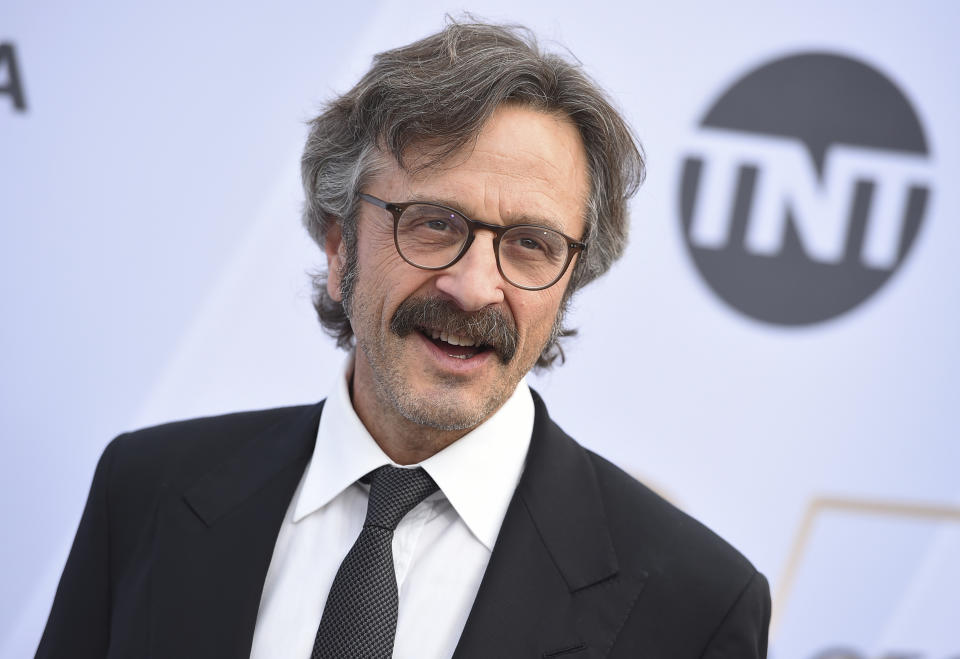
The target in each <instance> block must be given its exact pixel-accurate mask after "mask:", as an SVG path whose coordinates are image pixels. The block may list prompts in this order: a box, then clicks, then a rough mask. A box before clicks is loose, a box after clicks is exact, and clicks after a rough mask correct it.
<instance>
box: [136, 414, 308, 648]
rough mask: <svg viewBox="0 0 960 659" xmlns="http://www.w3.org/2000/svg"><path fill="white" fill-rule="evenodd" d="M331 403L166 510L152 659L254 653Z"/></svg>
mask: <svg viewBox="0 0 960 659" xmlns="http://www.w3.org/2000/svg"><path fill="white" fill-rule="evenodd" d="M322 406H323V404H322V403H320V404H318V405H315V406H313V407H310V408H306V409H302V410H298V411H296V412H295V413H293V414H291V415H290V416H289V417H288V418H287V419H285V420H283V421H281V422H280V423H278V424H277V425H276V426H274V427H273V428H271V429H270V430H268V431H266V432H264V433H263V434H261V435H260V436H258V437H256V438H254V439H253V440H252V441H250V442H248V443H247V444H245V445H243V446H242V447H240V448H239V449H238V450H237V451H236V452H234V453H232V454H230V456H229V457H227V458H226V459H225V460H224V461H223V462H221V463H220V464H219V465H217V466H216V467H215V468H214V469H213V470H211V471H210V472H209V473H207V474H206V475H205V476H204V477H203V478H201V479H200V480H199V481H197V482H195V483H193V484H192V485H190V486H189V487H187V488H186V489H182V488H181V489H176V488H173V489H171V490H170V491H168V492H165V493H164V495H163V499H162V502H161V505H160V507H159V512H158V520H157V523H158V526H157V542H156V545H155V551H156V555H155V562H154V565H155V569H154V578H153V581H152V588H153V592H152V597H151V603H152V604H151V605H152V607H153V611H152V614H153V615H152V619H153V621H154V624H153V627H152V629H151V634H150V644H151V656H154V657H186V656H203V657H247V656H249V655H250V645H251V643H252V639H253V629H254V626H255V624H256V617H257V611H258V609H259V604H260V594H261V592H262V590H263V582H264V578H265V577H266V572H267V568H268V567H269V565H270V559H271V556H272V554H273V547H274V543H275V541H276V536H277V533H278V531H279V528H280V524H281V522H282V521H283V518H284V515H285V513H286V510H287V507H288V505H289V503H290V499H291V497H292V496H293V493H294V491H295V490H296V487H297V484H298V483H299V481H300V478H301V476H302V474H303V471H304V469H305V468H306V465H307V462H308V461H309V458H310V454H311V453H312V451H313V444H314V440H315V438H316V430H317V424H318V422H319V418H320V411H321V408H322Z"/></svg>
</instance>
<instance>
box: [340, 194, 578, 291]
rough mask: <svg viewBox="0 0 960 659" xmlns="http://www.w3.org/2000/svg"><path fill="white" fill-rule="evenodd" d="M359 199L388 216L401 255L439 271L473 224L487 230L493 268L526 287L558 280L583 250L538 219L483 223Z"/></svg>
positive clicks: (417, 206)
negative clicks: (530, 221)
mask: <svg viewBox="0 0 960 659" xmlns="http://www.w3.org/2000/svg"><path fill="white" fill-rule="evenodd" d="M357 196H358V197H359V198H360V199H362V200H363V201H365V202H367V203H368V204H373V205H374V206H377V207H379V208H383V209H384V210H387V211H389V212H390V214H391V215H393V242H394V245H396V247H397V253H398V254H400V258H402V259H403V260H404V261H406V262H407V263H409V264H410V265H412V266H414V267H417V268H421V269H423V270H443V269H444V268H449V267H450V266H452V265H453V264H454V263H456V262H457V261H459V260H460V259H461V258H463V255H464V254H466V253H467V250H468V249H470V245H471V244H472V243H473V239H474V236H475V235H476V231H477V229H484V230H485V231H492V232H493V233H494V234H495V237H494V239H493V251H494V254H495V255H496V258H497V269H498V270H499V271H500V274H501V275H502V276H503V278H504V279H506V280H507V281H508V282H510V283H511V284H513V285H514V286H516V287H517V288H522V289H524V290H527V291H540V290H543V289H544V288H549V287H551V286H553V285H554V284H556V283H557V281H559V280H560V278H561V277H562V276H563V273H564V272H566V271H567V267H569V265H570V261H572V260H573V255H574V254H578V253H580V252H583V250H585V249H586V248H587V245H586V243H582V242H578V241H576V240H574V239H573V238H571V237H570V236H567V235H565V234H562V233H560V232H559V231H555V230H554V229H551V228H549V227H545V226H540V225H539V224H510V225H500V224H488V223H487V222H478V221H476V220H471V219H469V218H467V217H466V216H465V215H464V214H463V213H461V212H460V211H458V210H454V209H453V208H448V207H446V206H441V205H440V204H426V203H422V202H410V203H406V204H394V203H391V202H387V201H383V200H382V199H377V198H376V197H374V196H372V195H368V194H363V193H360V194H358V195H357Z"/></svg>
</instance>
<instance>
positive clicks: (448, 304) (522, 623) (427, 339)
mask: <svg viewBox="0 0 960 659" xmlns="http://www.w3.org/2000/svg"><path fill="white" fill-rule="evenodd" d="M642 175H643V161H642V158H641V155H640V152H639V149H638V147H637V146H636V145H635V143H634V140H633V138H632V136H631V133H630V131H629V129H628V128H627V126H626V125H625V123H624V122H623V120H622V119H621V118H620V116H619V115H618V114H617V113H616V112H615V111H614V109H613V108H612V106H611V105H610V103H609V102H608V101H607V100H606V98H605V96H604V95H603V93H602V92H601V91H600V90H599V89H598V88H597V87H596V86H595V85H594V84H593V83H592V82H591V81H590V80H589V79H588V78H586V77H585V76H584V74H583V73H582V72H581V71H580V69H579V68H578V67H577V66H575V65H572V64H570V63H568V62H566V61H564V60H563V59H562V58H559V57H557V56H553V55H544V54H542V53H540V52H539V51H538V49H537V48H536V46H535V44H533V43H532V39H531V38H529V37H528V36H526V35H525V33H524V32H522V31H520V30H518V29H512V28H502V27H496V26H489V25H482V24H472V25H462V24H451V25H449V26H448V27H447V28H446V29H445V30H444V31H443V32H441V33H440V34H437V35H434V36H431V37H428V38H426V39H424V40H422V41H419V42H417V43H414V44H412V45H410V46H406V47H404V48H399V49H397V50H394V51H390V52H386V53H383V54H381V55H379V56H378V57H377V58H376V60H375V62H374V66H373V68H372V69H371V71H370V72H369V73H368V74H367V75H366V76H365V77H364V78H363V79H362V80H361V81H360V82H359V83H358V84H357V85H356V86H355V87H354V88H353V89H352V90H351V91H349V92H348V93H347V94H345V95H344V96H342V97H340V98H338V99H336V100H335V101H333V102H332V103H331V104H330V105H329V107H328V108H327V109H326V111H325V112H324V113H323V114H321V115H320V116H319V117H318V118H317V119H315V120H314V122H313V124H312V129H311V132H310V136H309V138H308V141H307V145H306V149H305V152H304V156H303V180H304V186H305V191H306V199H307V202H306V209H305V213H304V216H305V223H306V226H307V228H308V229H309V231H310V232H311V234H312V235H313V237H314V238H315V239H316V241H317V242H318V244H319V245H320V246H321V247H322V248H323V250H324V252H325V254H326V257H327V265H328V268H327V274H326V276H325V277H321V278H320V279H319V281H318V287H317V298H316V305H317V310H318V313H319V316H320V319H321V322H322V323H323V324H324V326H325V327H326V328H327V329H328V330H329V331H330V332H331V333H333V334H334V335H335V336H336V337H337V340H338V343H339V344H340V345H341V346H344V347H348V348H352V346H354V345H355V348H353V349H352V350H351V354H350V358H349V359H348V361H347V364H346V366H345V368H344V371H343V377H342V379H341V380H340V384H339V385H338V387H336V388H335V391H334V392H332V393H331V395H330V397H329V398H328V399H327V400H326V401H325V403H321V404H320V405H316V406H311V407H306V408H289V409H280V410H270V411H265V412H253V413H246V414H239V415H230V416H227V417H219V418H212V419H200V420H195V421H188V422H181V423H177V424H171V425H168V426H162V427H158V428H152V429H147V430H142V431H139V432H136V433H132V434H129V435H125V436H121V437H120V438H118V439H116V440H114V442H112V443H111V444H110V446H108V448H107V449H106V451H105V452H104V455H103V458H102V459H101V461H100V464H99V466H98V468H97V473H96V475H95V477H94V483H93V486H92V489H91V494H90V499H89V501H88V503H87V507H86V510H85V512H84V516H83V519H82V521H81V524H80V528H79V530H78V533H77V538H76V541H75V543H74V547H73V549H72V551H71V554H70V558H69V560H68V562H67V566H66V569H65V571H64V575H63V578H62V581H61V584H60V587H59V589H58V592H57V596H56V600H55V602H54V605H53V609H52V611H51V614H50V620H49V622H48V624H47V629H46V631H45V633H44V637H43V639H42V640H41V643H40V648H39V650H38V656H43V657H52V656H69V657H103V656H110V657H148V656H150V657H246V656H251V657H256V658H263V657H303V658H306V657H308V656H309V657H337V656H358V657H388V656H391V654H392V655H393V656H397V657H449V656H454V657H458V658H461V657H462V658H466V657H558V656H563V657H566V656H570V657H691V658H692V657H737V658H748V657H762V656H765V654H766V636H767V623H768V620H769V594H768V588H767V584H766V581H765V580H764V578H763V576H762V575H760V574H759V573H758V572H757V571H756V570H755V569H754V568H753V567H752V566H751V565H750V563H749V562H748V561H747V560H746V559H744V558H743V557H742V556H741V555H740V554H738V553H737V552H736V551H735V550H734V549H732V548H731V547H730V546H728V545H727V544H726V543H724V542H723V541H722V540H721V539H720V538H718V537H717V536H716V535H714V534H713V533H711V532H710V531H709V530H707V529H705V528H704V527H703V526H701V525H700V524H698V523H697V522H695V521H694V520H692V519H690V518H689V517H687V516H686V515H684V514H683V513H681V512H679V511H678V510H676V509H675V508H674V507H672V506H671V505H670V504H668V503H666V502H665V501H663V500H662V499H660V498H659V497H658V496H656V495H655V494H653V493H652V492H650V491H649V490H648V489H646V488H645V487H643V486H642V485H640V484H639V483H637V482H636V481H634V480H633V479H632V478H630V477H629V476H627V475H626V474H624V473H623V472H621V471H620V470H619V469H617V468H616V467H614V466H612V465H611V464H609V463H608V462H606V461H604V460H603V459H601V458H599V457H598V456H596V455H594V454H592V453H590V452H589V451H586V450H585V449H583V448H582V447H580V446H579V445H578V444H576V443H575V442H574V441H573V440H572V439H571V438H569V437H567V436H566V435H565V434H564V433H563V431H561V430H560V429H559V428H558V427H557V426H556V425H555V424H553V423H552V422H551V421H550V419H549V417H548V416H547V412H546V409H545V407H544V405H543V402H542V401H541V400H540V399H539V398H538V397H536V395H535V394H533V393H532V392H531V391H530V390H529V388H528V387H527V386H526V384H524V383H523V381H522V379H523V376H524V375H525V374H526V373H527V371H529V370H530V369H531V368H532V367H534V366H535V365H538V364H539V365H540V366H548V365H550V364H551V363H552V362H553V361H555V360H556V359H557V358H558V356H561V355H562V353H561V352H560V348H559V345H558V340H559V339H560V338H561V337H562V336H563V335H564V334H566V333H568V331H567V330H565V329H564V328H563V324H562V321H563V311H564V309H565V306H566V304H567V301H568V300H569V298H570V296H571V295H572V294H573V293H574V292H575V291H576V290H577V289H579V288H580V287H582V286H583V285H584V284H586V283H587V282H589V281H591V280H593V279H594V278H596V277H597V276H599V275H600V274H602V273H603V272H604V271H605V270H606V269H607V268H608V267H609V266H610V264H611V263H612V261H613V260H615V259H616V258H617V257H619V255H620V254H621V253H622V250H623V247H624V243H625V236H626V226H627V212H626V201H627V199H628V198H629V197H630V196H631V195H632V194H633V192H634V191H635V190H636V188H637V186H638V185H639V183H640V180H641V179H642ZM400 467H406V468H400Z"/></svg>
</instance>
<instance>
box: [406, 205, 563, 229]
mask: <svg viewBox="0 0 960 659" xmlns="http://www.w3.org/2000/svg"><path fill="white" fill-rule="evenodd" d="M407 203H410V204H433V205H435V206H446V207H447V208H451V209H453V210H455V211H457V212H458V213H460V214H461V215H463V216H464V217H466V218H469V219H471V220H476V221H478V222H486V223H487V224H499V223H498V222H490V221H489V220H487V219H484V218H478V217H475V216H474V215H471V214H469V213H466V212H464V211H463V210H461V208H462V206H460V204H458V203H457V202H455V201H453V200H451V199H443V198H437V197H418V196H414V197H412V198H411V199H410V200H409V201H407ZM514 224H533V225H536V226H541V227H546V228H548V229H553V230H554V231H556V232H558V233H562V234H564V235H566V232H565V231H564V228H563V227H562V226H560V223H559V222H557V221H556V220H552V219H549V218H542V217H530V216H527V215H523V216H521V217H520V218H518V220H517V221H514V222H509V223H506V224H504V225H503V226H512V225H514Z"/></svg>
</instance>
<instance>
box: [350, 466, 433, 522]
mask: <svg viewBox="0 0 960 659" xmlns="http://www.w3.org/2000/svg"><path fill="white" fill-rule="evenodd" d="M436 491H437V484H436V483H435V482H434V481H433V479H432V478H430V475H429V474H428V473H427V472H425V471H424V470H423V469H422V468H420V467H417V468H416V469H401V468H399V467H391V466H390V465H387V466H384V467H380V468H379V469H376V470H374V471H373V472H371V473H370V502H369V503H368V504H367V518H366V521H364V523H363V525H364V526H378V527H380V528H384V529H389V530H391V531H393V530H394V529H396V528H397V524H399V523H400V520H401V519H403V517H404V515H406V514H407V513H408V512H410V511H411V510H413V508H414V507H415V506H416V505H417V504H418V503H420V502H421V501H423V500H424V499H426V498H427V497H428V496H430V495H431V494H433V493H434V492H436Z"/></svg>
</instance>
